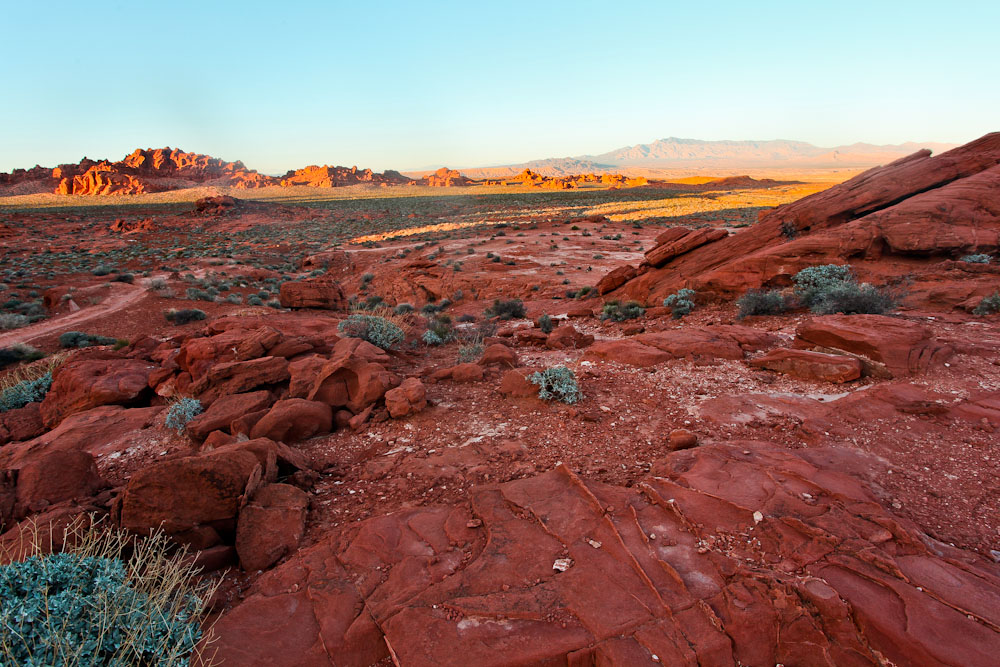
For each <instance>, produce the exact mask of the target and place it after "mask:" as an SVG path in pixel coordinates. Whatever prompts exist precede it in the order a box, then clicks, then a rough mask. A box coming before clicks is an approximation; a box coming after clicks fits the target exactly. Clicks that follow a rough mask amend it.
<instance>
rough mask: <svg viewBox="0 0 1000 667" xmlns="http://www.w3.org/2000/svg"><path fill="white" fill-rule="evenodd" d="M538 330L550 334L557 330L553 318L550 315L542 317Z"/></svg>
mask: <svg viewBox="0 0 1000 667" xmlns="http://www.w3.org/2000/svg"><path fill="white" fill-rule="evenodd" d="M538 328H539V329H541V330H542V333H545V334H550V333H552V330H553V329H555V324H553V322H552V317H551V316H549V315H548V314H545V315H542V316H541V317H539V318H538Z"/></svg>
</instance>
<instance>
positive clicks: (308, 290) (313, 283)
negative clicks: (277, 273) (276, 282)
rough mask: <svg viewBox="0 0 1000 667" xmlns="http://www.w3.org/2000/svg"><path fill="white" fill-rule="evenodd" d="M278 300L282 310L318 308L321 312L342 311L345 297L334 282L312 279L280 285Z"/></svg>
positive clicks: (345, 300)
mask: <svg viewBox="0 0 1000 667" xmlns="http://www.w3.org/2000/svg"><path fill="white" fill-rule="evenodd" d="M278 300H279V301H280V302H281V307H282V308H320V309H323V310H344V309H346V308H347V297H345V296H344V290H343V289H341V287H340V283H338V282H336V281H335V280H330V279H324V278H322V277H321V278H313V279H311V280H299V281H288V282H284V283H282V284H281V287H280V288H279V290H278Z"/></svg>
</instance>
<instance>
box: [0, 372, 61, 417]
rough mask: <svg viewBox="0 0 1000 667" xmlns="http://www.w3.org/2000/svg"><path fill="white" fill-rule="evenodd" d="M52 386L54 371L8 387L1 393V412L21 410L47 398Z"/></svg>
mask: <svg viewBox="0 0 1000 667" xmlns="http://www.w3.org/2000/svg"><path fill="white" fill-rule="evenodd" d="M51 386H52V371H49V372H47V373H45V374H44V375H42V376H40V377H37V378H33V379H28V380H21V381H20V382H18V383H17V384H14V385H11V386H10V387H7V388H6V389H4V390H3V391H0V412H7V411H8V410H19V409H20V408H23V407H24V406H26V405H27V404H28V403H36V402H38V401H41V400H42V399H43V398H45V394H47V393H49V387H51Z"/></svg>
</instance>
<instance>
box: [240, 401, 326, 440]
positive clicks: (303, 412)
mask: <svg viewBox="0 0 1000 667" xmlns="http://www.w3.org/2000/svg"><path fill="white" fill-rule="evenodd" d="M332 428H333V409H332V408H331V407H330V406H329V404H327V403H321V402H319V401H307V400H306V399H304V398H288V399H285V400H283V401H278V402H277V403H275V404H274V405H273V406H272V407H271V409H270V410H269V411H268V413H267V414H266V415H264V416H263V417H261V419H260V421H258V422H257V423H256V424H255V425H254V427H253V428H252V429H251V430H250V437H251V438H268V439H270V440H276V441H280V442H298V441H299V440H305V439H307V438H311V437H313V436H314V435H317V434H319V433H329V432H330V430H331V429H332Z"/></svg>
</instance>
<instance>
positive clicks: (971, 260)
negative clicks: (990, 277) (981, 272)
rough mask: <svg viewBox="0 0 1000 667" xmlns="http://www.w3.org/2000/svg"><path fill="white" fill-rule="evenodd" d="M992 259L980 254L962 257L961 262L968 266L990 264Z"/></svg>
mask: <svg viewBox="0 0 1000 667" xmlns="http://www.w3.org/2000/svg"><path fill="white" fill-rule="evenodd" d="M990 259H992V258H991V257H990V256H989V255H984V254H981V253H980V254H976V255H966V256H965V257H962V260H961V261H963V262H965V263H966V264H989V263H990Z"/></svg>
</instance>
